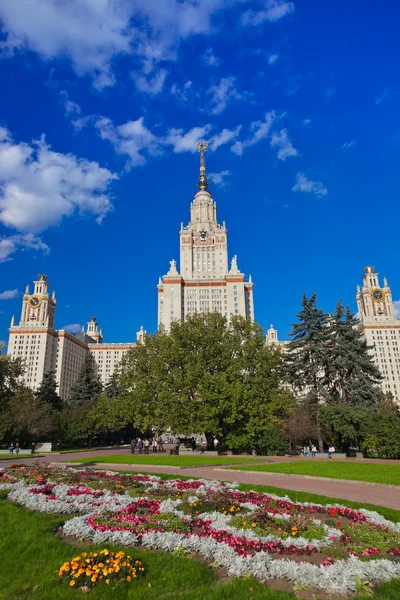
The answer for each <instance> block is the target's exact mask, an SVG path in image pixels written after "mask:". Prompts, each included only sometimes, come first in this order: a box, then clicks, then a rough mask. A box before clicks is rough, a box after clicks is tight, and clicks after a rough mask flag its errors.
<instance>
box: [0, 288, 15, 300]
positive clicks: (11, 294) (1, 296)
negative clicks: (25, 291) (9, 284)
mask: <svg viewBox="0 0 400 600" xmlns="http://www.w3.org/2000/svg"><path fill="white" fill-rule="evenodd" d="M18 294H19V292H18V290H6V291H5V292H1V293H0V300H10V298H16V297H17V296H18Z"/></svg>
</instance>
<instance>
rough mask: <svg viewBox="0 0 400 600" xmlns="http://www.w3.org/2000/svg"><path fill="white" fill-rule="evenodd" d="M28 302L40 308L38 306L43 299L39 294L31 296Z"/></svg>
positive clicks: (33, 306)
mask: <svg viewBox="0 0 400 600" xmlns="http://www.w3.org/2000/svg"><path fill="white" fill-rule="evenodd" d="M28 302H29V305H30V306H31V307H32V308H38V306H40V305H41V303H42V299H41V298H39V296H31V297H30V298H29V300H28Z"/></svg>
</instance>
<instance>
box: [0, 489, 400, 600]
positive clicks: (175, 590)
mask: <svg viewBox="0 0 400 600" xmlns="http://www.w3.org/2000/svg"><path fill="white" fill-rule="evenodd" d="M245 487H246V486H241V488H242V489H243V488H245ZM253 487H254V486H253ZM258 487H260V488H262V487H263V488H264V489H265V487H264V486H258ZM260 491H261V489H260ZM265 491H267V490H266V489H265ZM275 491H279V490H276V489H275ZM283 491H284V490H283ZM299 495H300V494H299ZM303 496H307V498H309V499H310V500H314V501H318V500H317V499H318V497H317V496H313V495H312V494H303ZM4 498H5V493H3V492H2V493H1V494H0V519H1V523H2V535H1V537H0V553H1V557H2V558H1V561H0V600H28V599H30V598H37V599H38V600H39V599H40V600H64V599H65V600H70V599H71V600H73V599H74V598H77V597H80V596H81V592H80V591H79V590H75V589H70V588H69V587H68V586H66V585H63V584H60V582H59V580H58V577H57V571H58V569H59V567H60V565H61V564H62V563H63V562H64V561H66V560H70V559H71V558H72V557H73V556H75V555H76V554H79V553H81V552H82V551H89V552H90V551H93V550H95V549H96V550H99V549H101V548H103V547H107V548H109V549H111V550H114V551H117V550H123V551H126V548H116V547H113V546H111V545H108V544H107V545H106V546H104V545H103V546H94V545H93V544H81V545H79V547H77V546H74V545H70V544H66V543H65V542H63V541H61V540H60V539H58V538H57V537H56V536H55V533H54V532H55V531H56V529H57V528H58V527H60V526H61V525H62V523H63V522H64V518H63V517H62V516H61V517H60V516H56V515H45V514H40V513H34V512H31V511H28V510H27V509H25V508H23V507H20V506H17V505H14V504H11V503H10V502H8V501H6V500H5V499H4ZM304 499H305V498H304ZM299 500H300V498H299ZM327 501H330V502H332V499H330V498H328V499H327ZM347 504H349V503H347ZM384 513H386V516H388V517H389V514H387V511H386V509H384ZM389 513H392V517H396V519H399V518H400V512H399V511H389ZM396 513H397V514H396ZM129 553H130V555H131V556H133V557H135V558H137V559H139V560H141V561H143V565H144V567H145V576H144V578H142V579H139V580H136V581H134V582H133V583H132V584H130V585H129V586H128V585H127V584H126V586H125V584H124V585H121V586H117V587H116V588H115V590H111V589H109V588H107V587H106V585H105V584H104V585H99V587H98V588H97V589H93V590H92V591H91V592H90V598H94V599H102V598H108V597H111V596H112V597H113V598H115V599H116V600H123V599H124V600H125V599H127V600H129V599H130V598H132V599H133V598H135V599H138V600H145V599H146V600H147V599H148V600H172V599H174V598H175V597H178V598H179V600H232V599H235V600H251V599H252V600H295V596H294V594H291V593H287V592H278V591H274V590H271V589H269V588H267V587H266V586H264V585H262V584H261V583H259V582H257V581H256V580H255V579H253V578H243V579H219V578H218V576H217V574H216V572H215V571H214V570H213V569H212V568H211V567H208V566H206V565H205V564H203V563H201V562H199V561H197V560H194V559H190V558H185V557H179V558H178V557H175V556H173V555H170V554H166V553H162V552H150V551H144V550H140V549H130V550H129ZM399 597H400V580H397V581H393V582H391V583H388V584H385V585H384V586H381V587H380V588H379V589H378V591H377V592H376V594H375V595H374V598H375V599H376V600H397V599H398V598H399ZM368 598H370V596H369V597H368ZM357 600H367V597H364V596H357Z"/></svg>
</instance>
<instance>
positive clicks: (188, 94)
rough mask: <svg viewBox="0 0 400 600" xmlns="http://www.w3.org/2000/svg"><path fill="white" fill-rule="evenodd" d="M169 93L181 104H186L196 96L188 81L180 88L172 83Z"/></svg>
mask: <svg viewBox="0 0 400 600" xmlns="http://www.w3.org/2000/svg"><path fill="white" fill-rule="evenodd" d="M170 91H171V94H172V95H173V96H176V97H177V98H179V100H182V102H188V101H189V100H190V99H191V98H192V97H193V96H195V95H196V92H195V91H194V89H193V82H192V81H190V79H189V81H187V82H186V83H185V84H184V85H183V87H181V88H180V87H179V86H178V85H177V84H176V83H174V84H173V85H172V87H171V90H170Z"/></svg>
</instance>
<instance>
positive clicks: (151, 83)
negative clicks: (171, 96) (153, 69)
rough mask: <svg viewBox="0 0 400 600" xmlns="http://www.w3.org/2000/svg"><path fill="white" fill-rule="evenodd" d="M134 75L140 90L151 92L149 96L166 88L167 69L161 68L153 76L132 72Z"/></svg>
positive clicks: (145, 92)
mask: <svg viewBox="0 0 400 600" xmlns="http://www.w3.org/2000/svg"><path fill="white" fill-rule="evenodd" d="M132 77H133V79H134V81H135V84H136V87H137V89H138V90H139V92H142V93H144V94H149V96H155V95H156V94H159V93H160V92H162V91H163V89H164V83H165V80H166V78H167V71H166V70H165V69H160V70H159V71H157V73H155V74H154V75H152V76H151V77H148V76H146V75H139V74H138V73H132Z"/></svg>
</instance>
